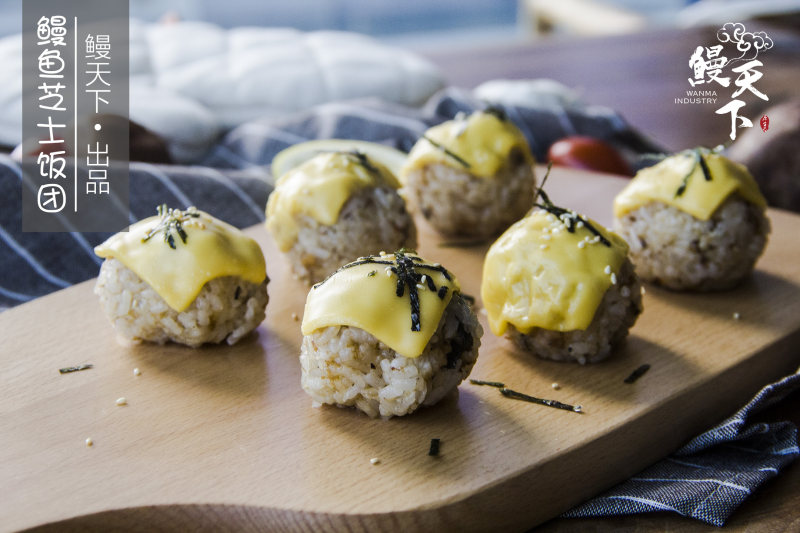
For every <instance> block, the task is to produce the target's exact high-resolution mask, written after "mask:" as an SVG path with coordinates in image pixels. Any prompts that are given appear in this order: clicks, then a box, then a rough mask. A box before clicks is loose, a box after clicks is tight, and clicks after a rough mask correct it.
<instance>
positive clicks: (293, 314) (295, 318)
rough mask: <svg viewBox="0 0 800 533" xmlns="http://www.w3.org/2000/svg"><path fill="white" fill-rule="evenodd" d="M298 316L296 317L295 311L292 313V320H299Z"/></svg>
mask: <svg viewBox="0 0 800 533" xmlns="http://www.w3.org/2000/svg"><path fill="white" fill-rule="evenodd" d="M299 318H300V317H298V316H297V313H292V320H294V321H295V322H297V321H298V320H299Z"/></svg>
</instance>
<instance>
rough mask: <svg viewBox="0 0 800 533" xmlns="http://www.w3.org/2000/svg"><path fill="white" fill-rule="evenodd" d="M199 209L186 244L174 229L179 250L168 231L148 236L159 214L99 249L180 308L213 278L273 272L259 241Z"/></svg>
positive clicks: (187, 225) (257, 278)
mask: <svg viewBox="0 0 800 533" xmlns="http://www.w3.org/2000/svg"><path fill="white" fill-rule="evenodd" d="M198 213H200V216H199V217H198V218H192V219H189V220H188V221H186V222H184V223H183V229H184V231H185V232H186V242H185V243H184V242H182V241H181V239H180V237H179V236H178V234H177V233H175V232H173V236H174V239H175V249H172V248H171V247H170V246H169V245H168V244H167V243H166V242H164V233H163V232H158V233H156V234H155V235H154V236H153V237H151V238H150V239H148V240H146V241H145V240H144V239H145V237H146V236H147V234H148V233H149V232H150V230H151V229H153V228H155V227H156V226H158V225H159V222H160V221H161V218H160V217H158V216H153V217H150V218H146V219H144V220H141V221H139V222H137V223H136V224H134V225H132V226H131V227H130V228H129V229H128V231H127V232H120V233H117V234H116V235H113V236H112V237H110V238H109V239H108V240H107V241H106V242H104V243H103V244H101V245H99V246H97V247H95V249H94V251H95V253H96V254H97V255H98V256H100V257H102V258H105V259H109V258H114V259H117V260H118V261H120V262H122V264H124V265H125V266H126V267H128V268H129V269H131V270H132V271H133V272H135V273H136V275H137V276H139V277H140V278H142V279H143V280H144V281H145V282H147V284H148V285H150V286H151V287H152V288H153V290H155V291H156V292H157V293H158V294H159V296H161V297H162V298H164V301H166V302H167V305H169V306H170V307H171V308H172V309H174V310H176V311H178V312H180V311H183V310H184V309H186V308H187V307H189V305H191V303H192V302H193V301H194V300H195V298H197V295H198V294H199V293H200V290H201V289H202V288H203V286H204V285H205V284H206V283H208V282H209V281H211V280H212V279H216V278H219V277H222V276H238V277H240V278H242V279H244V280H246V281H249V282H251V283H261V282H262V281H264V279H266V277H267V271H266V265H265V263H264V254H263V253H262V252H261V248H260V247H259V246H258V243H257V242H256V241H254V240H253V239H251V238H250V237H247V236H246V235H245V234H244V233H242V232H241V231H239V230H238V229H237V228H235V227H233V226H231V225H229V224H226V223H225V222H222V221H221V220H218V219H216V218H214V217H212V216H211V215H209V214H208V213H204V212H203V211H198Z"/></svg>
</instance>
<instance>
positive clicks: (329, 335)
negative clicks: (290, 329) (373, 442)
mask: <svg viewBox="0 0 800 533" xmlns="http://www.w3.org/2000/svg"><path fill="white" fill-rule="evenodd" d="M302 331H303V335H304V337H303V342H302V346H301V351H300V366H301V369H302V378H301V383H302V386H303V390H305V391H306V392H307V393H308V394H309V395H310V396H311V397H312V399H313V400H314V402H315V403H318V404H331V405H337V406H340V407H355V408H357V409H359V410H361V411H363V412H365V413H366V414H368V415H369V416H371V417H376V416H381V417H385V418H388V417H392V416H402V415H407V414H409V413H412V412H413V411H415V410H416V409H417V408H419V407H420V406H421V405H433V404H435V403H437V402H438V401H439V400H441V399H442V398H443V397H444V396H445V395H446V394H447V393H448V392H450V391H452V390H454V389H455V388H456V387H457V386H458V384H459V383H461V381H462V380H464V379H465V378H466V377H467V376H468V375H469V373H470V371H471V370H472V367H473V365H474V364H475V360H476V359H477V357H478V347H479V346H480V344H481V340H480V339H481V335H482V334H483V329H482V328H481V326H480V324H479V323H478V320H477V318H476V317H475V314H474V313H473V312H472V310H471V309H470V307H469V305H468V304H467V302H466V301H465V299H464V297H463V296H462V295H461V291H460V288H459V285H458V281H457V280H456V279H455V277H454V276H453V274H452V273H450V272H449V271H448V270H447V269H445V268H444V267H442V266H441V265H438V264H434V263H430V262H428V261H425V260H424V259H422V258H421V257H419V256H418V255H417V254H415V253H412V252H396V253H394V254H383V255H373V256H369V257H362V258H360V259H358V260H356V261H354V262H352V263H349V264H347V265H344V266H343V267H341V268H340V269H339V270H337V271H336V272H335V273H334V274H332V275H331V276H330V277H329V278H327V279H326V280H324V281H323V282H321V283H319V284H317V285H315V286H314V287H313V288H312V289H311V291H310V292H309V294H308V298H307V300H306V306H305V312H304V314H303V324H302Z"/></svg>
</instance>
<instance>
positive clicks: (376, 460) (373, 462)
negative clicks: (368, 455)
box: [369, 457, 381, 465]
mask: <svg viewBox="0 0 800 533" xmlns="http://www.w3.org/2000/svg"><path fill="white" fill-rule="evenodd" d="M369 462H370V463H372V464H374V465H376V464H378V463H380V462H381V460H380V459H378V458H377V457H373V458H372V459H370V460H369Z"/></svg>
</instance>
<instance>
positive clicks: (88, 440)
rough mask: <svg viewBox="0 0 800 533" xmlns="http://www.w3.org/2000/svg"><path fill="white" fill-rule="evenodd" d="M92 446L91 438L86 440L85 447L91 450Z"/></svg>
mask: <svg viewBox="0 0 800 533" xmlns="http://www.w3.org/2000/svg"><path fill="white" fill-rule="evenodd" d="M93 444H94V441H93V440H92V437H89V438H88V439H86V446H88V447H90V448H91V447H92V445H93Z"/></svg>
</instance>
